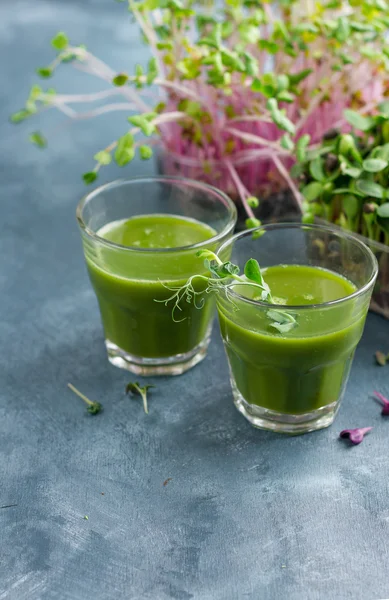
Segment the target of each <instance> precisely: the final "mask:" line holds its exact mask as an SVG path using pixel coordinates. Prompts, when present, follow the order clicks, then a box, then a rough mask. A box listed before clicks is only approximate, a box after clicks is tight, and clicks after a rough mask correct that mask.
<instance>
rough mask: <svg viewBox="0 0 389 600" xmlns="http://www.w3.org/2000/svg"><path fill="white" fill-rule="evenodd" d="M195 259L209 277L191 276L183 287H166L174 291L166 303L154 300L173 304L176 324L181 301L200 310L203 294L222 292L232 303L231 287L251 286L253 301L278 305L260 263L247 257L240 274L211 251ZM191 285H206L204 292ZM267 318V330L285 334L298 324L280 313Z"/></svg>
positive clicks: (200, 252)
mask: <svg viewBox="0 0 389 600" xmlns="http://www.w3.org/2000/svg"><path fill="white" fill-rule="evenodd" d="M196 256H198V257H199V258H203V259H204V267H205V268H206V270H207V271H208V272H209V273H210V275H200V274H197V275H192V276H191V277H189V279H188V280H187V281H186V283H185V284H184V285H182V286H176V287H174V286H167V285H165V284H162V285H164V286H165V287H166V289H168V290H170V291H172V292H173V294H172V295H171V296H169V297H168V298H166V299H165V300H155V302H162V303H164V304H165V306H168V305H169V304H171V303H172V304H173V308H172V319H173V321H174V322H176V323H180V322H181V321H184V320H185V319H186V317H182V318H177V313H178V312H182V308H181V306H180V305H181V302H182V301H186V302H187V303H188V304H190V303H193V304H194V306H195V307H196V308H197V309H201V308H203V306H204V304H205V295H206V294H209V293H211V292H215V293H218V292H220V291H223V292H224V293H225V294H226V297H227V298H229V300H230V301H231V302H233V300H232V298H231V296H230V294H229V292H230V291H231V290H232V289H233V287H234V286H236V285H237V284H239V286H241V285H244V286H250V287H256V288H258V295H257V296H256V297H255V299H256V300H260V301H262V302H267V303H269V304H273V305H274V304H277V299H275V298H274V297H273V295H272V293H271V290H270V288H269V286H268V284H267V283H266V282H265V280H264V278H263V275H262V272H261V268H260V266H259V263H258V261H257V260H255V258H250V259H249V260H248V261H247V262H246V264H245V266H244V272H243V275H241V274H240V267H239V266H238V265H235V264H233V263H232V262H231V261H227V262H223V261H222V260H221V259H220V258H219V257H218V256H217V255H216V254H215V253H214V252H212V251H211V250H199V251H198V252H197V253H196ZM194 282H205V284H206V287H205V289H203V290H200V291H199V290H196V289H195V288H194ZM267 316H268V318H269V319H270V321H271V322H270V327H274V328H275V329H277V330H278V332H279V333H287V332H289V331H291V330H292V329H293V328H294V327H296V325H297V321H296V319H295V317H294V316H293V315H291V314H289V313H287V312H284V311H282V310H276V309H270V310H268V311H267Z"/></svg>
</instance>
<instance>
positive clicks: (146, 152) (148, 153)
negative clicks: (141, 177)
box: [139, 146, 153, 160]
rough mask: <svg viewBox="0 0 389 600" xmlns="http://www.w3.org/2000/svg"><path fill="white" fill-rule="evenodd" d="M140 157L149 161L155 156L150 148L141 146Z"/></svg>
mask: <svg viewBox="0 0 389 600" xmlns="http://www.w3.org/2000/svg"><path fill="white" fill-rule="evenodd" d="M139 155H140V157H141V159H142V160H148V159H149V158H151V157H152V156H153V150H152V148H150V146H139Z"/></svg>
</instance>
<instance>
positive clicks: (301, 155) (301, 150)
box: [296, 133, 311, 163]
mask: <svg viewBox="0 0 389 600" xmlns="http://www.w3.org/2000/svg"><path fill="white" fill-rule="evenodd" d="M310 141H311V136H310V135H309V134H308V133H306V134H305V135H302V136H301V138H299V139H298V141H297V143H296V156H297V160H298V162H300V163H302V162H305V160H306V148H307V146H308V144H309V142H310Z"/></svg>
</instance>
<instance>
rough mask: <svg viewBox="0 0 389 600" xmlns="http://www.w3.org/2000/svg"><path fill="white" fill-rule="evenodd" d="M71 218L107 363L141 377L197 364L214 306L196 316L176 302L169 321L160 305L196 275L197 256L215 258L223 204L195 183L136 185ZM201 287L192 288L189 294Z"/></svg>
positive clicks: (230, 217) (98, 198) (101, 194)
mask: <svg viewBox="0 0 389 600" xmlns="http://www.w3.org/2000/svg"><path fill="white" fill-rule="evenodd" d="M77 219H78V223H79V226H80V229H81V234H82V241H83V246H84V254H85V260H86V265H87V269H88V273H89V277H90V280H91V282H92V285H93V288H94V290H95V293H96V296H97V300H98V303H99V308H100V313H101V317H102V321H103V327H104V332H105V344H106V347H107V352H108V358H109V360H110V362H111V363H113V364H114V365H116V366H118V367H122V368H125V369H128V370H130V371H132V372H134V373H138V374H141V375H178V374H181V373H183V372H184V371H186V370H187V369H189V368H191V367H192V366H194V365H195V364H197V363H198V362H199V361H200V360H202V359H203V358H204V357H205V355H206V351H207V347H208V344H209V340H210V334H211V327H212V321H213V316H214V299H213V298H212V297H211V296H207V297H206V298H205V299H204V302H203V303H202V310H199V309H198V308H196V305H194V304H192V303H191V304H189V303H182V302H178V303H177V309H176V310H175V311H174V313H173V315H172V311H171V310H169V309H168V308H166V306H165V301H166V298H167V297H168V296H170V295H172V294H175V293H176V289H179V288H180V287H181V286H182V285H183V284H184V283H185V281H186V280H187V279H188V278H189V277H191V276H192V275H195V274H198V273H199V272H201V269H202V268H203V267H202V265H203V261H202V259H200V258H198V257H197V256H196V251H197V250H200V249H202V248H205V247H206V248H211V249H213V250H214V251H216V250H218V249H219V247H220V245H221V244H223V243H224V242H225V241H226V240H227V239H228V238H229V237H230V236H231V235H232V231H233V229H234V226H235V222H236V209H235V206H234V204H233V203H232V202H231V200H230V199H229V198H228V197H227V196H226V195H224V194H223V193H222V192H219V191H218V190H216V189H215V188H213V187H211V186H208V185H206V184H203V183H201V182H197V181H191V180H187V179H181V178H176V177H162V176H161V177H152V178H137V179H129V180H121V181H115V182H113V183H110V184H107V185H104V186H102V187H100V188H98V189H96V190H95V191H93V192H92V193H91V194H88V195H87V196H86V197H85V198H84V199H83V200H82V201H81V202H80V204H79V206H78V208H77ZM227 252H228V251H227ZM226 258H228V257H227V255H226ZM199 270H200V271H199ZM203 270H204V269H203ZM201 286H202V284H201V281H200V282H198V281H197V282H195V284H194V292H198V291H201V289H202V287H201ZM178 301H179V298H178ZM178 304H179V306H178Z"/></svg>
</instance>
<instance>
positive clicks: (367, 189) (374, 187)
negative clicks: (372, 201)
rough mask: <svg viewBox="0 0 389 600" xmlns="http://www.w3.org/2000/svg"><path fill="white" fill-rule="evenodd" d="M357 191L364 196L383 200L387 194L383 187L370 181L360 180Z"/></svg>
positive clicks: (357, 183)
mask: <svg viewBox="0 0 389 600" xmlns="http://www.w3.org/2000/svg"><path fill="white" fill-rule="evenodd" d="M356 189H357V190H358V191H359V192H361V193H362V194H363V195H364V196H371V197H372V198H383V197H384V194H385V190H384V188H383V187H382V185H379V184H378V183H375V182H374V181H368V180H367V179H358V181H357V182H356Z"/></svg>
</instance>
